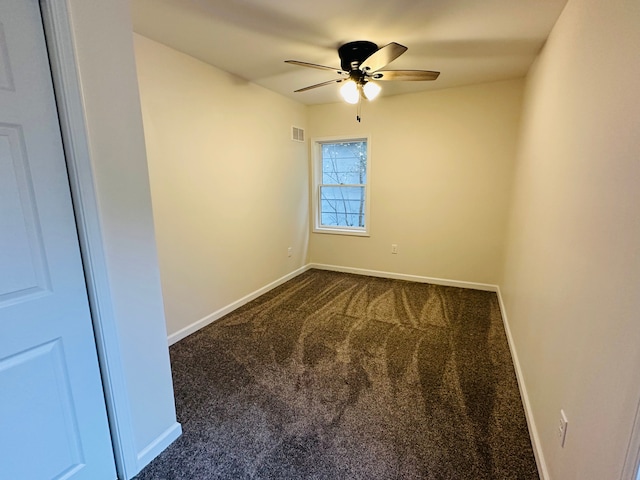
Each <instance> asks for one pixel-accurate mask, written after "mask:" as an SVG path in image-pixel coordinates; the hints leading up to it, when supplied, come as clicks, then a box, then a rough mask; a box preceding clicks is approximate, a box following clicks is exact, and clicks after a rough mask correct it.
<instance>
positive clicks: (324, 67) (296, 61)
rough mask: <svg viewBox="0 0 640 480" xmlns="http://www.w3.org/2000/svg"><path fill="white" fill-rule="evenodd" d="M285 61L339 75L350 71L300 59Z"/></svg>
mask: <svg viewBox="0 0 640 480" xmlns="http://www.w3.org/2000/svg"><path fill="white" fill-rule="evenodd" d="M284 63H290V64H291V65H298V66H300V67H309V68H317V69H318V70H328V71H330V72H334V73H337V74H338V75H349V73H348V72H344V71H342V70H340V69H339V68H335V67H327V66H326V65H317V64H315V63H307V62H299V61H298V60H285V61H284Z"/></svg>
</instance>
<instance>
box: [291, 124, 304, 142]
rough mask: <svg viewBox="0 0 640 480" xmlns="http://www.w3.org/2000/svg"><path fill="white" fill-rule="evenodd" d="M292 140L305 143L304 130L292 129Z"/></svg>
mask: <svg viewBox="0 0 640 480" xmlns="http://www.w3.org/2000/svg"><path fill="white" fill-rule="evenodd" d="M291 140H294V141H296V142H304V130H303V129H302V128H300V127H291Z"/></svg>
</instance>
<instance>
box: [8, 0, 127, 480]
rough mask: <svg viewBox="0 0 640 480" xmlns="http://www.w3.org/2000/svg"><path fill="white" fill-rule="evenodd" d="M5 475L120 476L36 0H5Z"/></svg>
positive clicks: (42, 479)
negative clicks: (109, 424) (118, 474)
mask: <svg viewBox="0 0 640 480" xmlns="http://www.w3.org/2000/svg"><path fill="white" fill-rule="evenodd" d="M0 478H2V479H6V480H47V479H74V480H78V479H87V480H89V479H90V480H102V479H108V480H113V479H115V478H116V473H115V467H114V460H113V453H112V448H111V440H110V436H109V427H108V423H107V416H106V409H105V403H104V396H103V392H102V384H101V380H100V373H99V369H98V360H97V354H96V346H95V341H94V337H93V329H92V324H91V317H90V313H89V307H88V300H87V293H86V289H85V284H84V276H83V270H82V264H81V260H80V254H79V247H78V237H77V233H76V229H75V222H74V217H73V209H72V204H71V199H70V194H69V183H68V179H67V172H66V166H65V160H64V156H63V150H62V144H61V139H60V130H59V127H58V123H57V113H56V107H55V102H54V97H53V88H52V84H51V74H50V71H49V64H48V58H47V52H46V46H45V42H44V33H43V30H42V20H41V17H40V10H39V5H38V1H37V0H1V1H0Z"/></svg>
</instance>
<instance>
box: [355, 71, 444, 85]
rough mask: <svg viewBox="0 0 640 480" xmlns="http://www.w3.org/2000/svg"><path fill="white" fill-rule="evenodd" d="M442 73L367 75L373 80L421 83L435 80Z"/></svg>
mask: <svg viewBox="0 0 640 480" xmlns="http://www.w3.org/2000/svg"><path fill="white" fill-rule="evenodd" d="M438 75H440V72H431V71H429V70H378V71H377V72H374V73H372V74H371V75H367V76H368V77H369V78H371V79H372V80H402V81H405V82H407V81H409V82H415V81H421V80H435V79H436V78H438Z"/></svg>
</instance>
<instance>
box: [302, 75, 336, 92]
mask: <svg viewBox="0 0 640 480" xmlns="http://www.w3.org/2000/svg"><path fill="white" fill-rule="evenodd" d="M340 82H342V78H337V79H335V80H329V81H328V82H322V83H317V84H315V85H310V86H308V87H304V88H300V89H298V90H294V92H293V93H298V92H306V91H307V90H311V89H312V88H318V87H324V86H325V85H331V84H332V83H340Z"/></svg>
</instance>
